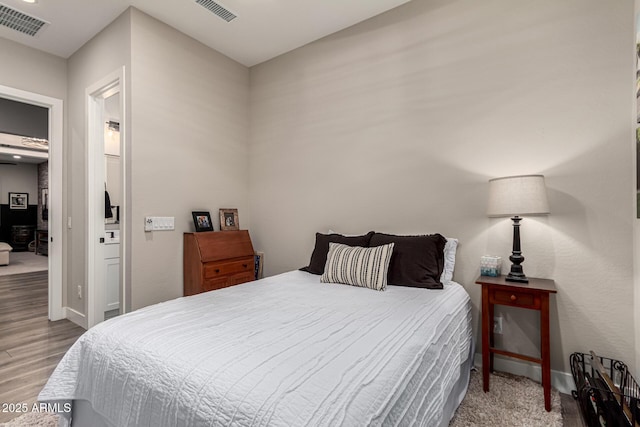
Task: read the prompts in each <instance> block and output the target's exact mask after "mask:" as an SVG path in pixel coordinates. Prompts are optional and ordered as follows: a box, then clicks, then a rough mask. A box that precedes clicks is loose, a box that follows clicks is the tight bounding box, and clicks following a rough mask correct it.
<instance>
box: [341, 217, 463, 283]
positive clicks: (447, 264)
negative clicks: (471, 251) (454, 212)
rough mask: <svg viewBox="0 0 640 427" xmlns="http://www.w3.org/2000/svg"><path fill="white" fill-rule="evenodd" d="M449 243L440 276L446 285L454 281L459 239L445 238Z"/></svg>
mask: <svg viewBox="0 0 640 427" xmlns="http://www.w3.org/2000/svg"><path fill="white" fill-rule="evenodd" d="M328 233H329V234H342V233H338V232H337V231H333V230H332V229H329V231H328ZM344 236H353V235H352V234H351V235H350V234H345V235H344ZM445 239H447V243H446V244H445V245H444V251H443V252H444V268H443V270H442V274H441V275H440V282H442V284H444V285H446V284H448V283H449V282H450V281H452V280H453V272H454V270H455V266H456V251H457V249H458V239H454V238H452V237H445Z"/></svg>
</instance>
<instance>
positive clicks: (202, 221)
mask: <svg viewBox="0 0 640 427" xmlns="http://www.w3.org/2000/svg"><path fill="white" fill-rule="evenodd" d="M191 216H193V224H194V225H195V226H196V232H200V231H213V221H211V214H210V213H209V212H207V211H194V212H191Z"/></svg>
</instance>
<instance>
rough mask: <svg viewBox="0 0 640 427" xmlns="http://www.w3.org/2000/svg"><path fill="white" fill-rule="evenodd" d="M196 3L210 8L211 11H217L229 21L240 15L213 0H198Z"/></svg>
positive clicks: (216, 12)
mask: <svg viewBox="0 0 640 427" xmlns="http://www.w3.org/2000/svg"><path fill="white" fill-rule="evenodd" d="M196 3H198V4H199V5H200V6H202V7H204V8H205V9H208V10H209V11H211V12H213V13H215V14H216V15H218V16H219V17H220V18H222V19H224V20H225V21H227V22H231V21H233V20H234V19H236V18H237V17H238V16H237V15H236V14H234V13H232V12H230V11H229V9H227V8H226V7H224V6H222V5H221V4H220V3H217V2H215V1H213V0H196Z"/></svg>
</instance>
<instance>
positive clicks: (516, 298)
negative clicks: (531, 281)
mask: <svg viewBox="0 0 640 427" xmlns="http://www.w3.org/2000/svg"><path fill="white" fill-rule="evenodd" d="M489 301H490V302H491V303H492V304H501V305H509V306H515V307H524V308H532V309H538V310H539V309H540V299H539V298H536V296H535V295H533V294H530V293H528V292H520V291H510V290H503V289H493V290H492V291H490V292H489Z"/></svg>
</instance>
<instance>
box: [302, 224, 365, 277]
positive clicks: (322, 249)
mask: <svg viewBox="0 0 640 427" xmlns="http://www.w3.org/2000/svg"><path fill="white" fill-rule="evenodd" d="M371 236H373V231H370V232H368V233H367V234H364V235H362V236H343V235H341V234H322V233H316V245H315V247H314V249H313V252H312V253H311V259H310V260H309V265H308V266H307V267H303V268H301V269H300V270H302V271H306V272H307V273H312V274H322V273H324V265H325V264H326V263H327V253H328V252H329V243H341V244H343V245H347V246H361V247H367V246H369V241H370V240H371Z"/></svg>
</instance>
